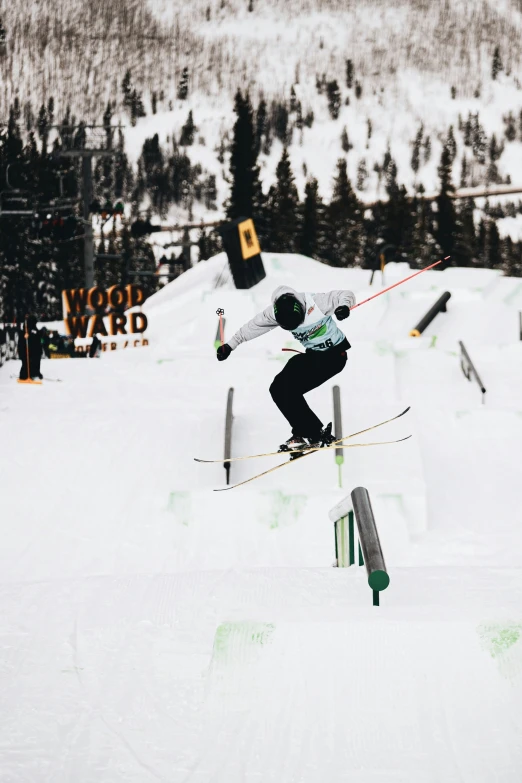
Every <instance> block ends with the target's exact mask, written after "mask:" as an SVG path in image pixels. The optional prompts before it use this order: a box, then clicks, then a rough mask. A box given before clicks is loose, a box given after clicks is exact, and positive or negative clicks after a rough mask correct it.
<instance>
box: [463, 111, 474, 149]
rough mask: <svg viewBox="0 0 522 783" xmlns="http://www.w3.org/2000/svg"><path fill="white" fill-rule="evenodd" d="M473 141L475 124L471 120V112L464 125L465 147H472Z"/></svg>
mask: <svg viewBox="0 0 522 783" xmlns="http://www.w3.org/2000/svg"><path fill="white" fill-rule="evenodd" d="M472 141H473V123H472V119H471V112H469V113H468V119H467V120H466V122H465V123H464V145H465V146H466V147H471V144H472Z"/></svg>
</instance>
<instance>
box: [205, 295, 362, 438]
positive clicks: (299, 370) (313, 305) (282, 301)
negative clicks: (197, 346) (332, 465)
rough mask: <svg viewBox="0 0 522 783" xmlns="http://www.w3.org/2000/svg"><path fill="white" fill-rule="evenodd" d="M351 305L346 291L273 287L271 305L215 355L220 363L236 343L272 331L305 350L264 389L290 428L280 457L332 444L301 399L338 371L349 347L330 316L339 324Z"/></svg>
mask: <svg viewBox="0 0 522 783" xmlns="http://www.w3.org/2000/svg"><path fill="white" fill-rule="evenodd" d="M354 305H355V295H354V294H353V293H352V292H351V291H329V292H328V293H323V294H312V293H298V292H297V291H294V289H293V288H290V287H289V286H279V287H278V288H276V290H275V291H274V293H273V294H272V305H271V306H269V307H267V308H265V310H263V311H262V312H261V313H258V315H256V316H255V317H254V318H252V320H250V321H248V323H246V324H245V325H244V326H242V327H241V329H239V331H237V332H236V333H235V335H234V336H233V337H232V338H231V339H230V340H229V341H228V343H224V344H223V345H220V346H219V348H218V349H217V358H218V360H219V361H223V360H224V359H228V357H229V356H230V354H231V353H232V351H233V350H234V349H235V348H237V346H238V345H240V344H241V343H244V342H246V341H247V340H253V339H254V338H255V337H260V336H261V335H262V334H265V333H266V332H269V331H270V330H271V329H275V327H276V326H280V327H281V328H282V329H285V330H287V331H289V332H292V334H293V336H294V337H295V338H296V340H298V341H299V342H300V343H301V345H302V346H303V348H304V349H305V353H299V354H298V355H296V356H293V357H292V358H291V359H290V361H289V362H287V364H286V365H285V367H284V369H283V370H282V371H281V372H280V373H279V374H278V375H276V377H275V378H274V380H273V381H272V385H271V386H270V394H271V395H272V399H273V400H274V402H275V404H276V405H277V407H278V408H279V410H280V411H281V413H282V414H283V416H285V418H286V419H287V420H288V422H289V424H290V426H291V428H292V435H291V437H290V438H289V439H288V440H287V441H286V442H285V443H283V444H281V446H280V449H279V450H280V451H302V450H306V449H309V448H310V447H311V446H315V447H317V446H327V445H328V444H330V443H332V442H333V441H334V436H333V435H332V425H331V423H330V424H328V425H327V426H326V427H323V424H322V422H321V420H320V419H319V418H318V417H317V416H316V415H315V413H314V412H313V411H312V409H311V408H310V406H309V405H308V403H307V402H306V400H305V398H304V395H305V394H306V392H309V391H311V390H312V389H316V388H317V387H318V386H321V384H323V383H324V382H325V381H327V380H329V379H330V378H332V377H333V376H334V375H337V373H340V372H341V370H343V369H344V366H345V364H346V359H347V357H346V352H347V350H348V349H349V348H350V343H349V342H348V340H347V339H346V336H345V335H344V333H343V332H342V331H341V330H340V329H339V327H338V326H337V324H336V322H335V321H334V319H333V318H332V315H335V317H336V318H337V319H338V320H339V321H343V320H344V319H345V318H348V316H349V315H350V308H352V307H353V306H354Z"/></svg>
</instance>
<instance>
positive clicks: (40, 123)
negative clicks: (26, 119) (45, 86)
mask: <svg viewBox="0 0 522 783" xmlns="http://www.w3.org/2000/svg"><path fill="white" fill-rule="evenodd" d="M13 116H14V115H13ZM36 127H37V128H38V135H39V136H40V139H41V140H42V152H43V153H44V154H45V153H46V152H47V138H48V135H49V119H48V116H47V109H46V108H45V106H44V104H43V103H42V105H41V106H40V111H39V112H38V119H37V121H36Z"/></svg>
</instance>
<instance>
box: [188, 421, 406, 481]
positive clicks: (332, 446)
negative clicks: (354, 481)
mask: <svg viewBox="0 0 522 783" xmlns="http://www.w3.org/2000/svg"><path fill="white" fill-rule="evenodd" d="M409 410H410V406H408V407H407V408H405V410H403V411H402V413H399V414H398V415H397V416H392V418H391V419H386V420H385V421H380V422H379V423H378V424H373V425H372V426H371V427H367V428H366V429H364V430H359V432H353V433H352V434H351V435H345V436H344V438H339V440H336V441H334V442H333V443H331V444H330V445H329V446H320V447H318V448H315V449H310V450H309V451H304V452H303V451H301V450H300V449H295V450H291V451H284V452H281V451H269V452H266V453H265V454H250V455H248V456H246V457H231V458H230V459H228V460H224V459H197V458H196V457H195V458H194V459H195V461H196V462H206V463H212V462H214V463H215V462H238V461H240V460H244V459H258V458H259V457H275V456H276V455H278V454H299V458H298V459H296V458H294V459H292V458H291V459H289V460H285V462H280V463H279V465H275V466H274V467H273V468H269V469H268V470H265V471H263V472H262V473H258V474H257V475H256V476H252V477H251V478H249V479H245V481H240V482H239V483H238V484H233V485H232V486H231V487H222V488H221V489H215V490H214V492H226V491H227V490H229V489H236V487H242V486H243V485H244V484H248V483H249V482H250V481H255V480H256V479H258V478H261V477H262V476H266V475H268V473H273V472H274V471H275V470H279V468H284V467H285V465H289V464H290V463H291V462H299V461H300V460H301V459H303V458H304V457H309V456H310V454H315V452H317V451H325V450H326V449H338V448H363V447H365V446H385V445H388V444H390V443H401V442H402V441H403V440H408V438H411V435H407V436H406V437H405V438H399V439H397V440H385V441H380V442H374V443H345V442H344V441H346V440H350V439H351V438H356V437H357V436H358V435H363V434H364V433H365V432H370V431H371V430H376V429H377V428H378V427H382V426H384V425H385V424H389V423H390V422H391V421H395V420H396V419H400V418H401V416H404V414H405V413H408V411H409Z"/></svg>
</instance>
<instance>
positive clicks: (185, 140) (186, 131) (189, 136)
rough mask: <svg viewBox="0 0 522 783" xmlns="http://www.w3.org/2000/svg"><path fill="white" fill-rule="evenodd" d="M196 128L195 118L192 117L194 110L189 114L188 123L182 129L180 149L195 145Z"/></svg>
mask: <svg viewBox="0 0 522 783" xmlns="http://www.w3.org/2000/svg"><path fill="white" fill-rule="evenodd" d="M196 130H197V128H196V126H195V125H194V118H193V116H192V109H191V110H190V111H189V113H188V117H187V121H186V123H185V124H184V125H183V127H182V128H181V135H180V138H179V144H180V147H190V146H191V145H192V144H194V137H195V135H196Z"/></svg>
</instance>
